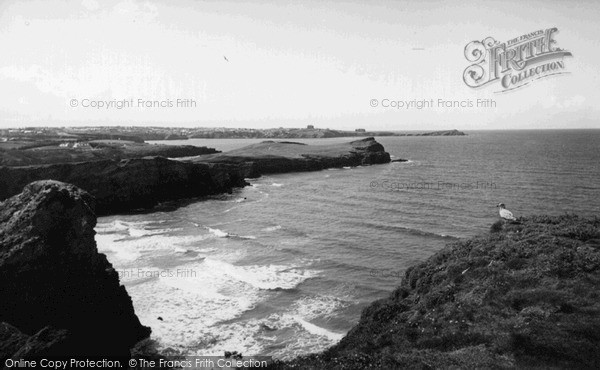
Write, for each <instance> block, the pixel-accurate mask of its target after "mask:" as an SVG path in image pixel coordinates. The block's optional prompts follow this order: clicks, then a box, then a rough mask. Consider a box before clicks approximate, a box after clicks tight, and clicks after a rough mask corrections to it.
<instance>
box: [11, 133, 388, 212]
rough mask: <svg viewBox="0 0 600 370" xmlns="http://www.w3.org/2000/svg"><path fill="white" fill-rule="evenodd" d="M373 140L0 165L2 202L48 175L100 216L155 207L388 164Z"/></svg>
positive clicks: (384, 154)
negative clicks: (276, 179) (286, 178)
mask: <svg viewBox="0 0 600 370" xmlns="http://www.w3.org/2000/svg"><path fill="white" fill-rule="evenodd" d="M389 161H390V155H389V154H388V153H386V152H385V150H384V148H383V146H382V145H381V144H379V143H378V142H376V141H375V140H374V139H373V138H367V139H364V140H357V141H353V142H351V143H345V144H337V145H304V144H298V143H289V142H273V141H266V142H263V143H259V144H255V145H250V146H248V147H245V148H241V149H238V150H234V151H231V152H227V153H219V154H208V155H199V156H195V157H189V158H186V159H179V160H170V159H166V158H162V157H144V158H131V159H122V160H115V159H105V160H97V161H86V162H78V163H57V164H48V165H36V166H16V167H10V166H4V167H0V200H3V199H6V198H8V197H11V196H13V195H15V194H18V193H19V192H20V191H21V189H23V187H24V186H25V185H27V184H28V183H30V182H32V181H37V180H43V179H50V180H56V181H62V182H66V183H70V184H73V185H76V186H78V187H80V188H82V189H84V190H86V191H87V192H88V193H89V194H91V195H92V196H93V197H94V198H95V199H96V213H97V214H98V215H106V214H114V213H119V212H127V211H131V210H135V209H142V208H151V207H153V206H155V205H156V204H157V203H159V202H164V201H169V200H177V199H185V198H192V197H198V196H204V195H210V194H218V193H225V192H230V191H231V190H232V188H234V187H241V186H245V185H247V183H246V181H245V180H244V179H245V178H249V177H258V176H260V175H262V174H267V173H281V172H293V171H315V170H321V169H324V168H330V167H343V166H358V165H367V164H376V163H387V162H389Z"/></svg>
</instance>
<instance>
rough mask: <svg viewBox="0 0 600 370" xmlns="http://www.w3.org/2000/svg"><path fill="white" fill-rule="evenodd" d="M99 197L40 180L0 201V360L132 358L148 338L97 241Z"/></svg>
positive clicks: (70, 186) (54, 182)
mask: <svg viewBox="0 0 600 370" xmlns="http://www.w3.org/2000/svg"><path fill="white" fill-rule="evenodd" d="M95 225H96V215H95V213H94V199H93V198H92V197H91V196H90V195H89V194H88V193H86V192H85V191H82V190H80V189H78V188H76V187H74V186H72V185H68V184H64V183H60V182H56V181H38V182H34V183H31V184H29V185H27V186H26V187H25V188H24V189H23V192H22V193H20V194H18V195H16V196H14V197H12V198H10V199H8V200H6V201H4V202H2V203H0V292H2V303H1V304H0V359H2V362H1V363H2V364H4V361H3V359H5V358H8V357H17V358H27V357H35V356H48V355H55V356H58V355H69V356H104V357H128V356H129V349H130V348H131V347H133V345H134V344H135V343H136V342H138V341H140V340H141V339H144V338H146V337H148V336H149V334H150V329H149V328H147V327H144V326H142V325H141V324H140V322H139V320H138V318H137V317H136V315H135V313H134V310H133V305H132V302H131V299H130V297H129V295H128V294H127V292H126V291H125V288H124V287H123V286H121V285H120V283H119V277H118V274H117V272H116V271H115V270H114V269H113V267H112V265H111V264H110V263H109V262H108V261H107V259H106V257H105V256H104V255H103V254H100V253H98V251H97V248H96V243H95V241H94V234H95V232H94V226H95Z"/></svg>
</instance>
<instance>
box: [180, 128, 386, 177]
mask: <svg viewBox="0 0 600 370" xmlns="http://www.w3.org/2000/svg"><path fill="white" fill-rule="evenodd" d="M188 160H190V161H192V162H194V163H227V164H232V165H241V166H243V167H242V168H244V170H245V172H246V173H245V174H246V177H258V176H260V175H264V174H271V173H284V172H300V171H319V170H323V169H326V168H336V167H337V168H340V167H345V166H361V165H371V164H381V163H389V162H390V155H389V153H387V152H386V151H385V149H384V148H383V145H381V144H380V143H378V142H377V141H375V139H374V138H372V137H368V138H366V139H362V140H355V141H352V142H350V143H343V144H334V145H302V144H301V143H294V142H276V141H263V142H262V143H258V144H254V145H249V146H247V147H244V148H240V149H237V150H232V151H229V152H225V153H219V154H213V155H203V156H198V157H195V158H192V159H188Z"/></svg>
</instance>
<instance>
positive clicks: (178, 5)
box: [0, 0, 600, 130]
mask: <svg viewBox="0 0 600 370" xmlns="http://www.w3.org/2000/svg"><path fill="white" fill-rule="evenodd" d="M598 19H600V1H592V0H590V1H552V0H545V1H527V0H519V1H512V0H509V1H501V2H500V1H478V2H472V1H434V0H425V1H368V2H367V1H364V2H358V1H293V2H291V1H285V0H283V1H258V0H257V1H236V2H222V1H193V0H172V1H128V0H126V1H117V0H103V1H95V0H83V1H62V0H61V1H58V0H42V1H12V0H0V47H1V49H0V50H2V57H1V58H0V128H7V127H22V126H90V125H138V126H144V125H152V126H158V125H160V126H177V127H180V126H184V127H248V128H269V127H302V126H305V125H308V124H312V125H315V126H316V127H319V128H331V129H355V128H359V127H360V128H365V129H368V130H437V129H451V128H456V129H459V130H484V129H495V130H497V129H554V128H600V119H599V118H600V104H598V102H600V88H599V87H600V63H599V62H598V61H599V60H600V38H599V37H598V35H599V34H600V22H598ZM552 27H556V28H558V33H556V35H555V40H556V42H557V45H558V47H560V48H562V49H565V50H568V51H570V52H571V53H572V57H567V58H565V59H564V63H565V71H566V72H568V73H564V74H560V75H556V76H551V77H546V78H543V79H539V80H536V81H533V82H532V83H530V84H528V85H527V86H524V87H522V88H519V89H516V90H512V91H507V92H500V93H499V92H497V91H498V90H500V89H501V88H500V85H499V84H498V83H495V84H490V85H488V86H483V87H480V88H477V89H473V88H471V87H469V86H467V85H466V84H465V83H464V81H463V71H464V70H465V68H467V67H468V66H469V65H470V64H471V63H470V62H469V61H468V60H467V59H466V58H465V46H466V45H467V44H468V43H469V42H471V41H474V40H483V39H484V38H486V37H489V36H491V37H494V38H495V39H496V40H498V41H500V42H505V41H507V40H510V39H513V38H515V37H518V36H520V35H523V34H528V33H530V32H533V31H536V30H540V29H542V30H545V29H548V28H552ZM492 85H493V86H492ZM178 99H180V101H181V102H182V103H181V104H180V106H177V105H178ZM430 99H433V100H434V102H435V104H433V105H432V106H431V107H424V108H422V109H416V108H415V107H412V108H408V109H407V108H406V107H402V108H397V107H391V106H390V105H393V103H391V102H396V101H411V100H420V101H422V100H430ZM439 99H441V100H443V101H457V102H465V101H471V102H476V101H477V99H492V100H493V101H494V102H495V106H491V107H460V106H453V107H446V106H439ZM124 101H128V102H129V103H130V104H129V106H122V108H121V109H117V106H118V104H124V103H123V102H124ZM373 101H375V103H373ZM110 102H112V103H110ZM119 102H120V103H119ZM148 102H150V103H148ZM185 102H188V104H187V106H186V104H184V103H185ZM101 104H104V105H105V106H104V107H98V105H101ZM109 104H112V105H109ZM147 104H151V105H154V106H151V107H148V106H146V105H147ZM160 105H163V106H160ZM170 105H171V106H170ZM374 105H376V106H374ZM442 105H444V104H442Z"/></svg>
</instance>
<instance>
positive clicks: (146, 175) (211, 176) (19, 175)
mask: <svg viewBox="0 0 600 370" xmlns="http://www.w3.org/2000/svg"><path fill="white" fill-rule="evenodd" d="M244 175H245V174H244V172H243V171H240V170H239V169H238V168H237V167H236V166H230V165H226V164H222V165H215V164H202V163H199V164H193V163H185V162H179V161H173V160H168V159H165V158H161V157H154V158H137V159H125V160H120V161H118V160H103V161H94V162H84V163H63V164H54V165H47V166H29V167H0V199H5V198H7V197H10V196H12V195H14V194H17V193H18V192H20V191H21V189H22V188H23V187H24V186H25V185H27V184H28V183H30V182H32V181H36V180H41V179H52V180H57V181H62V182H66V183H70V184H74V185H76V186H78V187H80V188H82V189H85V190H86V191H87V192H88V193H89V194H91V195H92V196H93V197H94V198H95V199H96V202H97V203H96V212H97V214H99V215H103V214H109V213H118V212H125V211H130V210H133V209H138V208H150V207H152V206H154V205H156V204H157V203H159V202H162V201H167V200H175V199H182V198H190V197H197V196H202V195H208V194H216V193H223V192H228V191H231V189H232V188H233V187H236V186H244V185H245V184H246V182H245V181H244Z"/></svg>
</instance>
